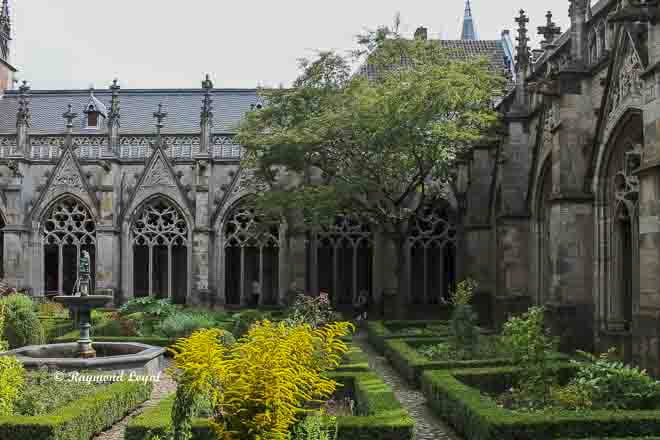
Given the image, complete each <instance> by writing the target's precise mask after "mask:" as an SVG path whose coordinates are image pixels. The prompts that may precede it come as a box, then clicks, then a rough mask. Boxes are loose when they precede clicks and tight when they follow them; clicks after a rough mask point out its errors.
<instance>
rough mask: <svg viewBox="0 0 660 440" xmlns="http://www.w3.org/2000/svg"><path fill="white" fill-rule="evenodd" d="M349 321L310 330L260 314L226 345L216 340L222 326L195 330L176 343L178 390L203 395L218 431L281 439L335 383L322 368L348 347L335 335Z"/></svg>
mask: <svg viewBox="0 0 660 440" xmlns="http://www.w3.org/2000/svg"><path fill="white" fill-rule="evenodd" d="M351 328H352V325H351V324H350V323H347V322H342V323H332V324H328V325H326V326H324V327H321V328H317V329H314V328H312V327H311V326H310V325H308V324H302V325H298V326H288V325H286V324H285V323H283V322H280V323H278V324H275V323H272V322H270V321H267V320H264V321H260V322H258V323H257V324H256V325H254V326H252V327H251V328H250V330H249V331H248V332H247V334H246V335H245V336H244V337H243V338H242V339H241V340H239V341H238V342H237V343H236V344H234V345H231V346H227V345H225V344H223V343H222V342H220V341H219V338H220V337H221V336H222V333H221V332H222V330H219V329H209V330H202V331H197V332H195V333H193V335H192V336H190V337H188V338H185V339H180V340H179V341H177V342H176V343H175V344H174V346H173V350H172V351H173V353H174V369H173V370H172V374H173V375H174V377H175V380H176V381H177V383H178V384H179V386H180V387H182V388H185V389H186V390H187V391H186V394H184V395H187V393H188V392H190V393H196V394H199V395H203V396H209V398H210V400H211V402H212V403H213V407H214V417H213V420H212V425H213V427H214V429H215V431H216V433H217V434H218V436H219V437H223V436H224V435H225V434H228V433H230V432H231V433H233V434H235V435H236V436H237V438H273V439H285V438H286V435H287V433H288V431H289V429H290V427H291V426H292V425H293V423H294V422H295V421H296V418H297V415H298V413H299V412H300V411H301V410H303V409H304V405H306V404H308V403H311V402H322V401H323V399H324V398H327V397H329V396H330V395H332V394H333V393H334V391H335V388H336V386H337V383H336V382H335V381H334V380H332V379H329V378H327V377H325V376H324V372H327V371H329V370H332V369H334V368H336V367H337V366H338V365H339V363H340V360H341V356H342V355H343V354H344V353H346V352H347V351H348V347H347V346H346V344H345V343H344V342H343V341H342V340H341V339H340V338H341V337H342V336H345V335H347V334H348V333H349V332H350V330H351ZM186 398H187V399H188V402H191V398H190V395H187V396H186ZM181 413H183V411H182V410H178V414H181ZM179 423H183V422H181V421H179ZM185 423H188V422H185ZM174 430H175V432H176V430H177V428H176V426H175V427H174ZM248 433H249V435H248Z"/></svg>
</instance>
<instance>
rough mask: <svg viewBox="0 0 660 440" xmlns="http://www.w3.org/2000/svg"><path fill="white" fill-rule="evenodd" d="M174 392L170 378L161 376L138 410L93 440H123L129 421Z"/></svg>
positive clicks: (167, 362)
mask: <svg viewBox="0 0 660 440" xmlns="http://www.w3.org/2000/svg"><path fill="white" fill-rule="evenodd" d="M170 362H171V361H170V359H168V358H165V368H167V367H169V366H170V365H169V363H170ZM175 390H176V383H175V382H174V381H173V380H172V378H171V377H169V376H167V375H165V374H163V375H162V376H161V378H160V381H159V382H156V383H155V384H154V389H153V390H152V391H151V397H150V398H149V400H147V401H146V402H144V403H143V404H142V405H141V406H140V407H139V408H138V409H136V410H135V411H133V412H132V413H130V414H128V415H127V416H126V417H124V418H123V419H121V420H120V421H119V422H117V423H115V424H114V425H112V427H111V428H110V429H108V430H107V431H103V432H102V433H100V434H98V435H97V436H96V437H94V439H93V440H124V431H125V430H126V425H128V422H130V421H131V419H132V418H133V417H135V416H137V415H138V414H140V413H141V412H142V411H144V410H145V409H146V408H149V407H152V406H155V405H156V404H158V402H160V401H161V400H162V399H163V398H165V397H167V396H168V395H170V394H171V393H173V392H174V391H175Z"/></svg>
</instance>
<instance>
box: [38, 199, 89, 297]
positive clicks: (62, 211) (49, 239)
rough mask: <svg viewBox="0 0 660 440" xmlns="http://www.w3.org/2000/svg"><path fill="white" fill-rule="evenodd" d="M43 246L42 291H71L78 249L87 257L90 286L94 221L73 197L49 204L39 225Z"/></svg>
mask: <svg viewBox="0 0 660 440" xmlns="http://www.w3.org/2000/svg"><path fill="white" fill-rule="evenodd" d="M41 239H42V243H43V247H44V283H45V285H46V294H50V295H64V294H67V295H69V294H72V293H74V292H73V290H74V285H75V283H76V280H77V279H78V262H79V261H80V253H81V252H82V251H87V252H89V255H90V257H91V261H90V271H91V274H90V275H91V280H90V287H91V288H92V289H93V286H94V280H95V275H96V264H95V261H96V223H95V221H94V219H93V218H92V216H91V215H90V213H89V211H88V210H87V208H86V207H85V206H84V205H83V204H82V203H81V202H79V201H78V200H76V199H74V198H65V199H62V200H60V201H59V202H57V203H56V204H55V205H53V207H51V208H50V209H49V210H48V211H47V212H46V215H45V216H44V219H43V221H42V227H41Z"/></svg>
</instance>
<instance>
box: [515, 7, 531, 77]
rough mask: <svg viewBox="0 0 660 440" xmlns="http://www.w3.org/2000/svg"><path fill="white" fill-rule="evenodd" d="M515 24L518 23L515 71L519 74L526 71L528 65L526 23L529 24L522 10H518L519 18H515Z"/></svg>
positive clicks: (528, 53)
mask: <svg viewBox="0 0 660 440" xmlns="http://www.w3.org/2000/svg"><path fill="white" fill-rule="evenodd" d="M516 23H518V36H517V37H516V40H517V41H518V45H517V46H516V71H518V72H521V71H524V70H526V69H527V66H528V65H529V58H530V52H529V46H528V45H527V43H528V42H529V37H528V36H527V23H529V18H527V15H525V11H524V10H523V9H521V10H520V16H518V17H517V18H516Z"/></svg>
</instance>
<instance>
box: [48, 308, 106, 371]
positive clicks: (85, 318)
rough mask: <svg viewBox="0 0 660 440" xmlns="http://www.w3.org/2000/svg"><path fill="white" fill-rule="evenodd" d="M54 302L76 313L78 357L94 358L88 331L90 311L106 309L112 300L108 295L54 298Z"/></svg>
mask: <svg viewBox="0 0 660 440" xmlns="http://www.w3.org/2000/svg"><path fill="white" fill-rule="evenodd" d="M54 299H55V301H56V302H58V303H62V304H64V306H66V307H67V308H68V309H70V310H73V311H74V312H76V315H77V316H78V321H79V323H80V337H79V339H78V357H80V358H83V359H89V358H93V357H96V352H95V351H94V348H93V346H92V339H91V337H90V334H89V331H90V328H91V327H92V324H91V321H92V310H94V309H98V308H102V307H106V306H107V305H108V304H110V303H111V302H112V300H113V298H112V296H110V295H87V296H67V295H63V296H56V297H55V298H54Z"/></svg>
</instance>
